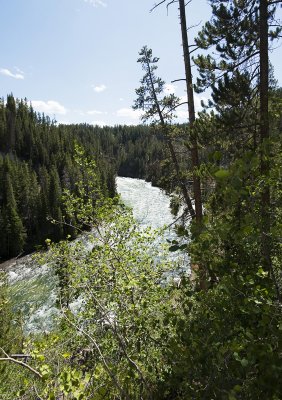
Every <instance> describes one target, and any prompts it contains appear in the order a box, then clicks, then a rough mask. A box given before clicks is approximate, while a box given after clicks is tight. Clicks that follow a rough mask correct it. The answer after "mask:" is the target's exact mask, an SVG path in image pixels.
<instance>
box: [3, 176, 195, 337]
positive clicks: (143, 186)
mask: <svg viewBox="0 0 282 400" xmlns="http://www.w3.org/2000/svg"><path fill="white" fill-rule="evenodd" d="M116 184H117V192H118V193H119V194H120V196H121V199H122V201H123V202H124V204H125V205H127V206H129V207H131V208H132V210H133V215H134V218H135V220H136V221H137V222H138V223H139V224H140V225H141V226H144V227H147V226H151V227H152V228H154V229H156V228H163V227H164V226H170V225H171V224H173V222H174V217H173V216H172V215H171V213H170V208H169V197H168V196H167V195H166V194H165V193H164V192H163V191H162V190H161V189H159V188H157V187H153V186H152V185H151V183H149V182H145V181H144V180H142V179H133V178H124V177H117V179H116ZM175 236H176V235H175V233H174V231H173V228H172V227H170V228H167V229H165V230H164V238H165V240H167V239H170V240H171V239H173V238H175ZM185 264H186V265H187V260H185ZM0 268H1V265H0ZM7 271H8V280H9V282H10V284H11V286H10V287H11V295H12V299H13V302H14V304H15V305H17V307H18V312H20V314H21V318H22V320H23V323H24V326H25V330H26V331H32V332H36V331H42V330H43V331H44V330H45V331H48V330H50V328H51V324H52V320H53V318H54V317H55V316H56V315H57V314H58V310H57V308H56V306H55V303H56V298H57V289H56V287H57V279H56V276H54V274H53V273H52V270H51V269H50V268H49V267H48V265H43V266H40V267H38V265H37V264H36V263H35V261H33V259H32V256H26V257H23V258H21V259H18V260H13V261H12V262H11V264H10V266H9V267H8V269H7ZM19 304H20V307H19Z"/></svg>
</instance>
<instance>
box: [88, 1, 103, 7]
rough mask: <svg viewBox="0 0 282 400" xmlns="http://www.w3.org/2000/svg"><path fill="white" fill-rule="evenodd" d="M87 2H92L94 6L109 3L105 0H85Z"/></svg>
mask: <svg viewBox="0 0 282 400" xmlns="http://www.w3.org/2000/svg"><path fill="white" fill-rule="evenodd" d="M84 1H85V3H89V4H91V5H92V6H93V7H99V6H101V7H107V3H105V2H104V1H103V0H84Z"/></svg>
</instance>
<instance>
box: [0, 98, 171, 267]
mask: <svg viewBox="0 0 282 400" xmlns="http://www.w3.org/2000/svg"><path fill="white" fill-rule="evenodd" d="M75 143H77V144H79V145H80V146H82V147H83V148H84V149H85V153H86V155H89V156H91V157H92V158H93V159H94V160H95V162H96V164H97V168H98V172H97V174H98V176H99V181H100V182H101V187H102V191H103V193H104V195H108V196H110V197H113V196H114V195H115V194H116V193H115V176H116V175H122V176H130V177H134V178H144V179H146V180H150V181H152V182H154V183H156V182H157V180H158V179H160V175H161V174H160V161H161V160H162V159H164V154H165V146H164V143H163V141H162V138H161V137H160V136H159V137H158V136H157V135H154V134H152V133H151V129H150V128H149V127H146V126H144V127H143V126H137V127H134V126H132V127H128V126H116V127H105V128H99V127H98V126H96V127H93V126H90V125H86V124H81V125H59V126H57V125H56V123H55V121H51V120H50V118H49V117H48V116H44V115H40V114H38V113H36V112H35V111H34V110H33V108H32V106H31V105H29V104H28V102H27V100H18V99H15V98H14V97H13V95H8V96H7V100H6V101H4V99H2V100H1V103H0V176H1V180H0V229H1V238H0V260H1V259H5V258H9V257H10V258H11V257H14V256H18V255H20V254H21V253H22V252H27V251H31V250H33V249H34V248H35V246H37V245H42V244H43V243H44V241H45V239H46V238H50V239H51V240H59V239H62V238H64V237H66V235H68V234H71V235H73V236H74V235H75V231H74V229H70V226H69V225H66V224H63V219H62V218H63V215H64V214H65V213H64V205H63V203H62V194H63V192H64V190H66V189H68V190H70V191H71V192H72V193H76V182H78V181H79V180H80V179H81V178H82V174H83V172H82V171H81V170H80V169H79V168H78V167H77V166H76V165H75V163H74V154H75ZM66 218H67V216H66ZM52 221H53V223H52ZM54 221H56V222H59V224H58V223H57V224H54ZM65 222H69V221H67V220H65Z"/></svg>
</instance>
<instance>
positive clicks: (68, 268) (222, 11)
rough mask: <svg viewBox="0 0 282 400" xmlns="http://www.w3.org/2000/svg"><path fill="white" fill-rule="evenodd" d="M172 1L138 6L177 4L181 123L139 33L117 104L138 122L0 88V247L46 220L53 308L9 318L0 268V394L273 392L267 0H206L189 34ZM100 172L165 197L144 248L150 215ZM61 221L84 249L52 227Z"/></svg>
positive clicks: (273, 142) (271, 4) (278, 120)
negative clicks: (41, 105) (131, 83)
mask: <svg viewBox="0 0 282 400" xmlns="http://www.w3.org/2000/svg"><path fill="white" fill-rule="evenodd" d="M189 3H190V2H188V3H187V4H186V2H185V0H174V1H170V0H163V1H160V2H158V3H157V4H155V6H153V10H154V9H155V8H158V7H164V6H167V7H173V6H174V5H177V6H178V11H179V21H178V20H177V21H175V23H176V24H177V23H178V22H180V28H181V37H182V49H183V61H184V72H185V78H183V80H184V81H185V84H186V95H187V102H186V101H185V102H184V103H185V104H186V105H187V121H189V122H188V123H187V124H182V125H179V124H177V123H176V120H175V110H176V109H177V108H178V107H179V105H180V104H183V101H182V100H180V99H179V98H177V97H176V96H175V95H174V94H167V93H166V92H165V90H164V86H165V82H164V81H163V80H162V78H161V77H159V76H158V64H159V62H160V60H159V59H158V57H156V56H155V55H154V53H153V51H152V49H150V48H148V47H147V46H144V47H143V48H142V49H141V50H140V52H139V58H138V60H137V62H138V65H139V66H140V71H141V70H142V71H143V74H144V75H143V77H142V78H141V80H140V86H139V87H138V88H137V89H136V100H135V102H134V105H133V108H134V109H136V110H141V111H142V120H143V122H144V123H145V125H144V126H136V127H125V126H116V127H113V128H110V127H104V128H98V127H92V126H88V125H69V126H68V125H59V126H57V125H56V123H55V122H54V121H50V119H48V117H46V116H43V115H38V114H36V113H35V112H34V111H33V109H32V107H31V106H29V105H28V103H27V102H26V101H23V100H15V99H14V98H13V96H12V95H9V96H8V97H7V101H6V102H4V100H2V103H1V110H0V112H1V119H0V144H1V161H0V172H1V183H0V184H1V190H0V194H1V215H0V218H1V219H0V223H1V231H2V232H3V235H1V239H0V240H1V247H0V248H1V251H2V257H10V256H12V255H16V254H17V253H19V252H20V251H21V250H22V249H24V248H25V247H24V246H27V248H28V247H29V246H30V247H33V246H35V245H36V244H40V243H41V242H42V241H44V238H45V239H46V236H47V237H48V240H47V241H46V248H47V250H46V251H41V252H40V253H39V254H38V256H37V260H38V261H39V262H41V263H42V264H46V263H47V264H48V265H50V268H52V271H53V273H54V274H55V275H56V276H57V277H58V285H57V286H58V287H57V293H58V294H57V307H58V310H59V313H58V315H59V316H58V318H57V321H56V324H54V328H53V329H52V330H51V331H50V332H41V333H36V332H34V333H31V334H27V333H26V332H25V330H24V327H23V316H22V315H21V314H20V313H17V312H16V311H15V310H16V309H15V308H14V305H13V299H12V298H11V293H12V289H11V285H10V284H9V281H8V279H7V277H6V275H5V273H3V283H2V285H1V286H0V290H1V291H0V311H1V314H0V334H1V335H0V350H1V358H0V362H1V363H0V374H1V375H0V383H1V387H0V396H2V398H3V400H14V399H19V400H26V399H31V400H33V399H34V400H38V399H44V400H54V399H56V400H62V399H75V400H87V399H88V400H102V399H109V400H134V399H136V400H141V399H142V400H158V399H159V400H186V399H191V400H192V399H199V400H202V399H206V400H211V399H220V400H261V399H269V400H280V399H281V398H282V381H281V376H282V352H281V349H282V308H281V305H282V304H281V303H282V270H281V266H282V264H281V260H282V247H281V231H282V175H281V171H282V140H281V138H282V90H281V88H279V86H278V85H277V82H276V80H275V71H273V68H272V66H271V64H270V62H269V52H270V51H272V50H274V48H275V46H276V45H277V42H278V41H279V38H280V37H281V31H282V28H281V26H280V24H279V21H277V16H276V13H277V8H278V7H280V5H281V1H267V0H240V1H237V0H229V1H222V0H210V1H209V3H210V5H211V11H212V17H211V19H210V21H208V22H206V23H205V24H204V25H203V27H202V28H201V30H200V31H199V33H198V35H197V36H196V38H195V40H194V41H193V42H191V41H190V42H189V37H188V35H189V29H187V26H188V25H187V24H188V20H189V17H188V15H189V14H188V12H187V14H186V11H187V10H186V8H188V7H189ZM191 43H192V44H191ZM194 49H196V50H197V51H196V52H194ZM156 52H157V51H156ZM192 61H193V63H194V64H195V66H197V69H198V77H197V79H196V80H195V79H193V76H192V72H191V66H192ZM140 74H141V73H140ZM207 88H209V90H210V91H211V98H210V100H209V101H208V103H207V104H205V105H204V109H203V111H202V112H200V113H198V114H196V111H195V104H194V95H195V92H203V91H205V90H206V89H207ZM118 174H120V175H123V176H132V177H142V178H145V179H148V180H151V181H153V182H154V183H155V184H158V185H159V186H160V187H162V188H165V190H166V191H167V193H170V194H171V208H172V211H173V212H174V213H176V212H177V211H178V210H179V209H180V210H182V218H181V219H178V220H177V224H175V231H176V232H177V235H178V236H177V237H178V239H177V240H173V241H172V242H169V244H168V246H167V248H165V249H164V250H163V252H162V253H160V251H159V248H158V245H157V244H156V243H158V242H159V241H160V240H161V237H162V232H161V231H152V230H150V229H145V230H142V229H139V227H138V224H137V223H136V222H135V221H134V220H133V217H132V214H131V212H130V210H128V209H127V208H126V207H125V206H124V205H123V204H121V202H120V200H119V198H117V197H116V196H115V183H114V182H115V181H114V178H115V176H116V175H118ZM160 212H161V210H160ZM46 217H47V219H46ZM78 232H84V233H85V232H88V234H87V238H88V240H89V243H91V247H90V250H89V248H87V246H85V243H84V242H83V240H82V239H81V240H76V241H72V242H71V243H70V241H69V239H71V238H72V237H73V236H75V235H76V234H77V233H78ZM66 235H70V236H67V238H66V240H61V241H60V242H59V243H57V241H58V240H59V239H61V238H63V237H64V236H66ZM88 247H89V246H88ZM164 247H165V246H164ZM2 249H3V250H2ZM172 253H176V254H188V255H189V265H188V266H187V265H182V264H181V262H179V261H177V260H175V261H174V260H173V258H172V257H171V254H172ZM187 267H188V269H189V271H190V272H189V273H187ZM175 275H176V276H175ZM175 278H177V279H175ZM73 302H75V303H76V304H79V305H80V306H79V307H77V308H76V309H75V310H74V309H73V308H72V306H71V304H72V303H73Z"/></svg>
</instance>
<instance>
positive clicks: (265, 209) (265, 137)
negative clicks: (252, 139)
mask: <svg viewBox="0 0 282 400" xmlns="http://www.w3.org/2000/svg"><path fill="white" fill-rule="evenodd" d="M267 7H268V2H267V0H260V25H259V29H260V31H259V36H260V87H259V91H260V145H261V155H260V157H261V159H260V172H261V175H262V177H263V180H264V186H263V189H262V194H261V255H262V263H263V266H264V267H265V269H267V270H268V271H269V272H270V271H271V237H270V188H269V182H268V178H269V168H270V161H269V143H268V142H269V118H268V73H269V63H268V9H267Z"/></svg>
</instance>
